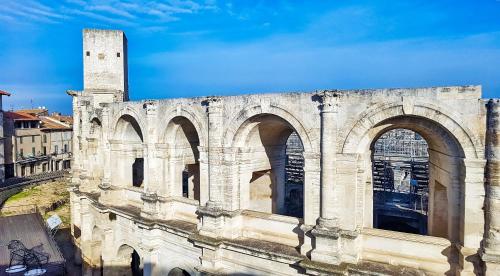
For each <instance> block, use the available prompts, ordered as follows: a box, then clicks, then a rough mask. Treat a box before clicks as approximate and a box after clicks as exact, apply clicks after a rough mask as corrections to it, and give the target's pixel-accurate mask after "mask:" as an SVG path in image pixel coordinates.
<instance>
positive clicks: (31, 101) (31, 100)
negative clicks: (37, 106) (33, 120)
mask: <svg viewBox="0 0 500 276" xmlns="http://www.w3.org/2000/svg"><path fill="white" fill-rule="evenodd" d="M30 103H31V109H34V107H33V99H30Z"/></svg>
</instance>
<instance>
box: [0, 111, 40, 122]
mask: <svg viewBox="0 0 500 276" xmlns="http://www.w3.org/2000/svg"><path fill="white" fill-rule="evenodd" d="M5 117H7V118H9V119H12V120H14V121H40V119H39V118H38V117H37V116H34V115H32V114H30V113H26V112H20V111H7V112H5Z"/></svg>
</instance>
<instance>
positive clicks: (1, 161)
mask: <svg viewBox="0 0 500 276" xmlns="http://www.w3.org/2000/svg"><path fill="white" fill-rule="evenodd" d="M2 96H10V93H8V92H5V91H2V90H0V122H2V121H3V116H4V114H3V102H2ZM4 143H5V136H4V131H3V124H2V125H0V153H2V152H4ZM4 180H5V155H4V154H0V181H4Z"/></svg>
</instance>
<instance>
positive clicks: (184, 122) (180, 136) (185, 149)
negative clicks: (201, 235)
mask: <svg viewBox="0 0 500 276" xmlns="http://www.w3.org/2000/svg"><path fill="white" fill-rule="evenodd" d="M165 141H166V142H167V143H168V144H169V154H168V156H169V157H168V160H166V162H165V167H166V168H167V174H166V176H167V178H168V179H167V182H169V183H172V184H173V185H172V186H171V193H172V195H174V196H183V197H186V198H189V199H193V200H200V162H199V159H200V152H199V150H198V146H199V145H200V139H199V136H198V132H197V131H196V128H195V126H194V125H193V123H191V121H189V120H188V119H187V118H185V117H182V116H179V117H175V118H173V119H172V120H171V121H170V122H169V123H168V125H167V131H166V135H165Z"/></svg>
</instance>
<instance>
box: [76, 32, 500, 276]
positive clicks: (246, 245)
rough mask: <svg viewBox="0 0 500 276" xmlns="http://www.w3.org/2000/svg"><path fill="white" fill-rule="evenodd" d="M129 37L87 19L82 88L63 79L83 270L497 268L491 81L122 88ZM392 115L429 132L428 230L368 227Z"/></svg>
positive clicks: (498, 121)
mask: <svg viewBox="0 0 500 276" xmlns="http://www.w3.org/2000/svg"><path fill="white" fill-rule="evenodd" d="M126 42H127V40H126V38H125V35H124V34H123V32H121V31H107V30H84V32H83V45H84V46H83V63H84V90H83V91H68V94H70V95H71V96H72V97H73V112H74V119H75V120H74V133H75V134H74V135H75V136H74V140H73V141H74V151H73V152H74V159H73V166H72V173H73V177H72V181H71V187H70V194H71V212H72V216H71V217H72V222H71V223H72V234H73V236H74V240H75V243H76V244H77V246H78V247H79V248H80V250H81V257H82V260H83V262H84V263H85V265H86V270H85V273H86V274H87V275H99V274H101V273H103V274H104V275H132V274H133V273H135V274H137V273H139V274H140V273H142V274H144V275H177V274H175V273H181V274H180V275H186V274H189V275H201V274H203V275H205V274H206V275H226V274H227V275H229V274H231V275H298V274H307V275H332V274H338V275H365V274H366V275H373V274H374V273H376V274H378V275H384V274H386V275H422V274H424V273H425V274H427V275H443V274H449V275H481V274H486V275H498V274H499V273H500V267H499V264H500V235H498V234H497V233H498V232H499V231H500V221H499V220H498V219H496V218H497V217H498V216H500V198H498V196H496V195H497V194H498V193H499V192H500V191H499V189H500V188H499V187H500V185H499V184H500V182H499V179H500V169H499V164H500V163H499V158H500V143H499V141H500V139H498V138H499V131H500V117H499V110H500V103H499V101H498V100H490V101H487V100H483V99H481V87H479V86H460V87H437V88H419V89H380V90H348V91H346V90H324V91H314V92H308V93H282V94H256V95H242V96H228V97H199V98H184V99H165V100H144V101H128V89H127V78H128V76H127V46H126ZM457 107H460V108H457ZM396 128H403V129H409V130H412V131H414V132H416V133H418V134H419V135H420V136H421V137H422V138H423V139H425V141H426V143H427V144H428V159H429V176H428V187H429V199H428V216H427V231H426V233H427V234H426V235H423V234H410V233H403V232H398V231H391V230H384V229H378V228H377V227H375V226H374V214H373V212H374V185H375V184H374V182H373V179H374V177H373V171H372V168H373V165H372V164H373V162H374V155H373V152H375V141H377V139H378V138H379V137H381V136H382V135H383V134H384V133H387V132H388V131H390V130H393V129H396ZM292 133H296V135H297V136H298V137H299V139H300V141H301V144H302V147H303V151H302V153H301V155H302V156H303V165H302V171H303V191H302V195H301V197H300V196H294V197H290V196H287V193H286V177H285V176H286V175H287V170H286V167H287V141H288V139H289V137H290V135H291V134H292ZM297 160H298V159H295V161H297ZM297 166H298V167H300V165H299V163H298V162H295V167H294V168H293V171H292V170H288V173H292V172H300V169H299V168H297ZM186 179H187V180H186ZM186 181H187V185H184V184H185V182H186ZM297 198H300V199H302V202H297ZM291 199H292V200H295V201H294V202H293V203H294V204H299V205H302V208H303V209H302V210H303V211H302V214H301V216H299V215H295V216H294V215H290V214H287V213H286V211H287V208H286V206H287V205H288V204H290V202H288V201H290V200H291ZM299 201H300V200H299Z"/></svg>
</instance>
